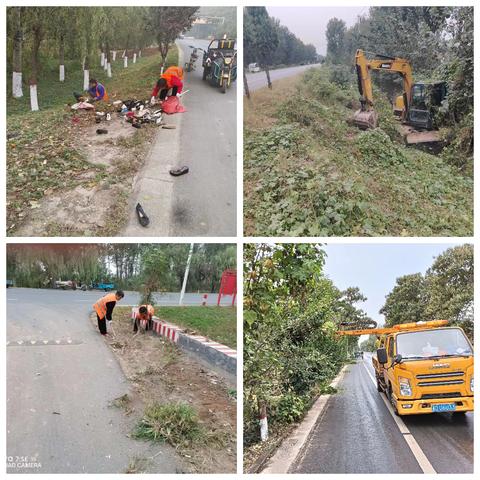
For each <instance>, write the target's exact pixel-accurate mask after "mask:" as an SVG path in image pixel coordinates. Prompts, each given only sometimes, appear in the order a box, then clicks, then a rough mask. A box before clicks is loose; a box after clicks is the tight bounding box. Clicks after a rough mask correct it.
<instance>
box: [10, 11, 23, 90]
mask: <svg viewBox="0 0 480 480" xmlns="http://www.w3.org/2000/svg"><path fill="white" fill-rule="evenodd" d="M24 10H25V7H9V8H8V12H9V13H11V14H12V17H13V24H14V28H13V68H12V95H13V97H14V98H21V97H23V89H22V71H23V70H22V46H23V15H24Z"/></svg>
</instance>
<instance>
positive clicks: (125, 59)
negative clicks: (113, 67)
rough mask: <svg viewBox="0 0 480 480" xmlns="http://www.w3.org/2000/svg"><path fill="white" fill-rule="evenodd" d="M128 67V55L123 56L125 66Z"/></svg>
mask: <svg viewBox="0 0 480 480" xmlns="http://www.w3.org/2000/svg"><path fill="white" fill-rule="evenodd" d="M127 67H128V57H123V68H127Z"/></svg>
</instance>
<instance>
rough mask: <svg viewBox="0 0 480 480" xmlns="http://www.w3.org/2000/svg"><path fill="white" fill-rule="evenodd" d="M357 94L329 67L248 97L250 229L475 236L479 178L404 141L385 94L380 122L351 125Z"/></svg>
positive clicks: (256, 231)
mask: <svg viewBox="0 0 480 480" xmlns="http://www.w3.org/2000/svg"><path fill="white" fill-rule="evenodd" d="M357 97H358V92H356V91H355V89H354V88H353V87H345V88H341V87H339V86H337V85H336V84H334V83H332V82H330V81H329V78H328V70H327V69H326V68H324V67H322V68H320V69H311V70H309V71H307V72H306V73H305V74H302V75H299V76H296V77H291V78H288V79H282V80H280V81H277V82H275V84H274V88H273V90H271V91H270V90H268V89H266V88H265V89H261V90H258V91H256V92H253V93H252V98H251V100H250V101H245V102H244V198H245V206H244V212H245V218H244V222H245V234H246V235H288V236H298V235H315V236H317V235H318V236H330V235H339V236H354V235H358V236H387V235H393V236H415V235H418V236H464V235H467V236H468V235H471V233H472V229H473V181H472V178H471V177H470V176H468V175H464V174H462V173H460V172H459V171H458V170H457V169H456V168H455V167H454V166H452V165H449V164H448V163H447V162H446V161H445V160H444V159H443V158H442V157H441V156H434V155H431V154H428V153H425V152H422V151H420V150H417V149H413V148H407V147H405V146H404V145H403V144H402V143H401V141H399V139H398V138H397V137H398V135H397V132H396V128H395V121H394V120H393V116H392V113H391V111H390V107H389V105H388V103H387V102H386V101H385V99H381V98H380V97H379V100H378V107H379V113H380V119H381V128H378V129H376V130H373V131H368V132H361V131H359V130H358V129H357V128H356V127H354V126H350V125H348V123H347V120H348V119H349V118H350V117H351V116H352V114H353V110H354V109H355V107H356V105H355V100H356V98H357Z"/></svg>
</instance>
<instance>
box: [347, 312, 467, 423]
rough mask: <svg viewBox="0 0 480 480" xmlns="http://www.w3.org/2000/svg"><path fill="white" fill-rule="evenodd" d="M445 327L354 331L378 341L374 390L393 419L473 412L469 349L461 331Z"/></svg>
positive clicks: (438, 322) (425, 324) (433, 323)
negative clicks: (384, 400) (384, 399)
mask: <svg viewBox="0 0 480 480" xmlns="http://www.w3.org/2000/svg"><path fill="white" fill-rule="evenodd" d="M447 325H448V322H447V321H446V320H434V321H431V322H416V323H406V324H400V325H395V326H393V327H390V328H377V329H370V330H357V331H355V332H356V334H357V335H358V334H360V335H363V334H373V335H378V338H379V348H378V349H377V351H376V353H375V354H374V355H373V357H372V362H373V367H374V369H375V376H376V379H377V390H378V391H379V392H385V394H386V396H387V398H388V400H389V401H390V403H391V405H392V407H393V410H394V412H395V413H396V414H397V415H414V414H420V413H436V412H469V411H473V383H474V381H473V348H472V345H471V344H470V342H469V340H468V338H467V336H466V335H465V333H464V331H463V330H462V329H461V328H460V327H448V326H447ZM358 332H362V333H358ZM339 333H340V332H339ZM341 333H342V334H347V335H351V334H352V331H348V332H347V331H345V332H341Z"/></svg>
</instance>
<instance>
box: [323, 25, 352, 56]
mask: <svg viewBox="0 0 480 480" xmlns="http://www.w3.org/2000/svg"><path fill="white" fill-rule="evenodd" d="M346 32H347V26H346V23H345V22H344V21H343V20H339V19H338V18H331V19H330V20H329V21H328V23H327V32H326V37H327V61H329V62H330V63H333V64H337V63H342V61H343V59H344V58H345V44H346V40H345V36H346Z"/></svg>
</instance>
